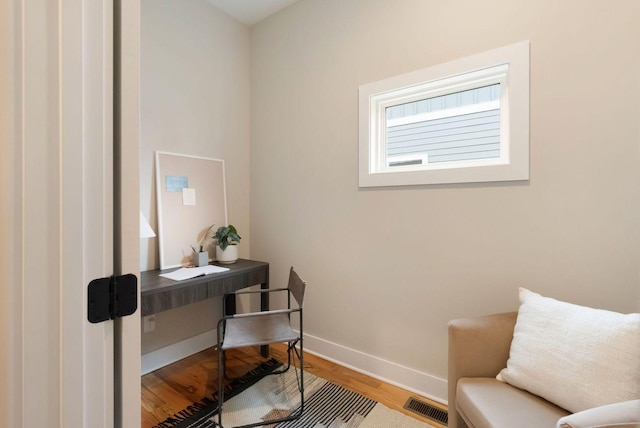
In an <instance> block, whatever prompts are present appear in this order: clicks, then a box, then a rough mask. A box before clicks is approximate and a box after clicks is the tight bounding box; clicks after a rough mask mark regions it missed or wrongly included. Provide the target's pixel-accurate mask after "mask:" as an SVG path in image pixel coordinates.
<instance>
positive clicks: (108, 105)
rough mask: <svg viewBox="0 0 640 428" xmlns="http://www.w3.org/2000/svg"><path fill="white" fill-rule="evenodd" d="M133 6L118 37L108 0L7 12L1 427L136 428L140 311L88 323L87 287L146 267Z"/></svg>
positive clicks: (23, 2) (0, 11)
mask: <svg viewBox="0 0 640 428" xmlns="http://www.w3.org/2000/svg"><path fill="white" fill-rule="evenodd" d="M115 1H120V0H115ZM123 3H124V4H123V5H121V6H119V9H120V10H121V13H122V16H123V21H122V24H119V25H118V26H116V27H114V24H117V23H114V3H113V1H110V0H102V1H96V0H3V1H1V2H0V190H1V191H2V196H1V202H0V348H1V349H2V350H3V352H2V354H1V357H0V379H2V380H3V381H2V382H1V383H0V384H1V386H0V426H6V427H12V428H13V427H16V428H20V427H23V428H30V427H54V428H55V427H60V428H63V427H64V428H81V427H91V428H93V427H96V428H111V427H126V428H130V427H131V428H135V427H137V426H139V425H140V378H139V374H140V369H139V366H140V345H139V336H140V331H139V315H138V313H136V314H134V315H133V316H130V317H128V318H126V319H123V320H119V321H117V322H113V321H108V322H104V323H101V324H90V323H89V322H88V321H87V284H88V283H89V282H90V281H91V280H92V279H94V278H100V277H106V276H110V275H112V274H114V273H121V272H131V273H135V274H137V270H138V266H139V264H138V260H137V258H138V256H137V255H138V245H139V238H138V226H137V221H138V204H139V202H138V175H137V174H138V136H137V128H138V124H137V121H138V119H137V110H138V95H137V93H138V92H137V85H138V83H137V72H136V71H135V70H136V69H138V62H139V55H138V54H137V37H138V36H137V33H138V31H139V13H138V9H139V5H137V4H133V3H137V2H126V1H125V2H123ZM114 28H116V29H115V30H114ZM119 31H122V34H123V36H122V37H121V38H120V40H123V41H124V40H126V41H127V42H126V43H123V44H122V48H121V51H122V55H123V57H124V56H127V55H129V56H128V57H127V58H126V59H124V60H122V61H121V62H120V64H121V65H122V66H124V67H128V69H127V72H125V73H124V74H123V77H122V78H121V79H120V82H121V83H120V86H121V87H122V88H125V87H126V88H127V90H129V91H131V93H130V94H127V95H126V96H123V97H121V98H120V101H119V104H120V107H119V108H118V110H116V113H115V115H114V96H113V94H114V83H113V82H114V67H113V59H114V34H115V33H116V32H119ZM116 100H118V98H116ZM114 117H116V118H119V120H117V121H116V123H119V124H120V125H119V128H118V130H117V131H116V132H114ZM114 137H117V138H118V141H119V147H120V148H119V149H118V152H117V153H118V154H117V155H116V156H114V154H113V153H114ZM116 145H117V144H116ZM114 166H116V169H115V170H116V171H117V172H116V173H115V174H114ZM114 177H115V178H117V177H120V179H119V181H118V180H116V183H118V182H119V183H126V185H124V186H121V187H122V191H120V190H119V187H120V186H118V185H117V184H116V186H115V187H114ZM114 195H115V196H116V197H115V198H114ZM114 201H115V202H114ZM114 210H115V214H114ZM114 225H115V227H114ZM114 243H115V244H117V245H115V244H114ZM114 343H115V345H114Z"/></svg>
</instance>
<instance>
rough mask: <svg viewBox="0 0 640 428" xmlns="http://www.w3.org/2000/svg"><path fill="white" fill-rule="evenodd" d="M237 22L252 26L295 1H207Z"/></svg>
mask: <svg viewBox="0 0 640 428" xmlns="http://www.w3.org/2000/svg"><path fill="white" fill-rule="evenodd" d="M208 1H209V3H211V4H212V5H214V6H215V7H217V8H218V9H221V10H223V11H225V12H226V13H227V14H229V15H231V16H233V17H234V18H235V19H237V20H238V21H240V22H242V23H244V24H246V25H249V26H251V25H253V24H255V23H256V22H258V21H262V20H263V19H264V18H266V17H267V16H269V15H272V14H274V13H276V12H277V11H279V10H281V9H284V8H285V7H287V6H289V5H291V4H293V3H295V2H296V1H297V0H208Z"/></svg>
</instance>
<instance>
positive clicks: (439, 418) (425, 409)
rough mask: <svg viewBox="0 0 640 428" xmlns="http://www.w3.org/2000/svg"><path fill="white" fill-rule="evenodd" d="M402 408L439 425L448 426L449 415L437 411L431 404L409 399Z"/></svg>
mask: <svg viewBox="0 0 640 428" xmlns="http://www.w3.org/2000/svg"><path fill="white" fill-rule="evenodd" d="M404 408H405V409H407V410H410V411H412V412H413V413H417V414H418V415H420V416H423V417H425V418H427V419H431V420H432V421H435V422H438V423H440V424H443V425H448V424H449V414H448V413H447V412H446V411H445V410H442V409H439V408H437V407H435V406H432V405H431V404H427V403H425V402H424V401H420V400H418V399H417V398H414V397H409V399H408V400H407V402H406V403H405V404H404Z"/></svg>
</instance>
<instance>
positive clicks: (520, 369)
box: [498, 288, 640, 413]
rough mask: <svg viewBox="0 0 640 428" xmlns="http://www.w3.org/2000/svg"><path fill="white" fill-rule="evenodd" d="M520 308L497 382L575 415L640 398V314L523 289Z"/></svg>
mask: <svg viewBox="0 0 640 428" xmlns="http://www.w3.org/2000/svg"><path fill="white" fill-rule="evenodd" d="M520 303H521V304H520V309H519V310H518V318H517V321H516V326H515V330H514V333H513V341H512V342H511V349H510V352H509V360H508V361H507V368H505V369H503V370H502V371H501V372H500V374H499V375H498V379H499V380H503V381H505V382H507V383H509V384H511V385H513V386H515V387H518V388H520V389H525V390H527V391H529V392H531V393H533V394H535V395H538V396H540V397H543V398H545V399H546V400H548V401H550V402H552V403H555V404H556V405H558V406H560V407H562V408H564V409H566V410H568V411H570V412H573V413H575V412H580V411H583V410H586V409H590V408H593V407H598V406H603V405H606V404H611V403H617V402H620V401H628V400H634V399H639V398H640V314H638V313H635V314H626V315H625V314H620V313H617V312H610V311H605V310H601V309H592V308H587V307H584V306H578V305H573V304H571V303H565V302H561V301H559V300H555V299H552V298H549V297H543V296H541V295H539V294H537V293H534V292H531V291H529V290H527V289H525V288H520Z"/></svg>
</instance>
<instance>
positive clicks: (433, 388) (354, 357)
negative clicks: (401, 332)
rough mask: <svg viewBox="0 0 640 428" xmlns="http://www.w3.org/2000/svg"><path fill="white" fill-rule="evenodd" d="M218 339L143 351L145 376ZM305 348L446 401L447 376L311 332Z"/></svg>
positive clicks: (208, 336) (203, 337)
mask: <svg viewBox="0 0 640 428" xmlns="http://www.w3.org/2000/svg"><path fill="white" fill-rule="evenodd" d="M216 341H217V337H216V331H215V330H210V331H206V332H204V333H202V334H199V335H197V336H193V337H190V338H188V339H185V340H182V341H180V342H177V343H174V344H171V345H169V346H166V347H164V348H160V349H157V350H155V351H152V352H149V353H147V354H144V355H143V356H142V364H141V366H142V374H143V375H145V374H147V373H150V372H152V371H154V370H157V369H159V368H161V367H164V366H166V365H169V364H172V363H175V362H176V361H179V360H181V359H183V358H186V357H188V356H189V355H193V354H195V353H198V352H200V351H203V350H205V349H207V348H210V347H211V346H212V344H214V343H216ZM304 349H305V352H308V353H310V354H314V355H317V356H319V357H321V358H324V359H326V360H329V361H332V362H334V363H336V364H340V365H341V366H344V367H347V368H349V369H351V370H354V371H357V372H359V373H363V374H365V375H367V376H371V377H373V378H376V379H379V380H381V381H383V382H386V383H389V384H392V385H395V386H398V387H400V388H403V389H406V390H408V391H411V392H413V393H415V394H418V395H421V396H423V397H426V398H429V399H431V400H434V401H437V402H438V403H442V404H447V381H446V379H440V378H438V377H435V376H432V375H430V374H427V373H423V372H420V371H418V370H414V369H412V368H409V367H405V366H402V365H400V364H397V363H394V362H391V361H387V360H384V359H382V358H379V357H376V356H374V355H369V354H366V353H364V352H360V351H357V350H355V349H351V348H348V347H346V346H342V345H338V344H337V343H333V342H329V341H328V340H324V339H321V338H319V337H315V336H311V335H308V334H305V335H304Z"/></svg>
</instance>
